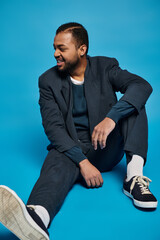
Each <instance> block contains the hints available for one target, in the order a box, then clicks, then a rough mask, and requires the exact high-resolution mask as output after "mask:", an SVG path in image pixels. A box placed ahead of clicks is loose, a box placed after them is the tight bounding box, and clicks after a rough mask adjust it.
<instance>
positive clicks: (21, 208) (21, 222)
mask: <svg viewBox="0 0 160 240" xmlns="http://www.w3.org/2000/svg"><path fill="white" fill-rule="evenodd" d="M0 222H1V223H2V224H3V225H4V226H5V227H6V228H8V229H9V230H10V231H11V232H12V233H14V234H15V235H16V236H17V237H18V238H19V239H21V240H49V237H48V235H47V234H46V233H45V232H44V231H43V230H42V229H41V228H40V227H39V226H38V225H37V224H36V222H35V221H34V220H33V219H32V218H31V216H30V215H29V213H28V212H27V209H26V207H25V204H24V203H23V201H22V200H21V199H20V198H19V197H18V196H17V194H16V193H15V192H14V191H13V190H11V189H10V188H8V187H6V186H3V185H1V186H0Z"/></svg>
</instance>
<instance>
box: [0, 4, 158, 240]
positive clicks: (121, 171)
mask: <svg viewBox="0 0 160 240" xmlns="http://www.w3.org/2000/svg"><path fill="white" fill-rule="evenodd" d="M80 6H81V7H80ZM159 12H160V2H159V1H156V0H154V1H151V0H145V1H144V0H142V1H138V0H135V1H132V2H131V1H127V0H124V1H118V0H115V1H114V2H113V3H112V2H108V1H105V0H100V1H98V5H97V1H84V0H82V1H81V2H79V8H78V3H77V2H76V1H71V0H69V1H64V2H63V4H62V3H61V4H60V3H59V2H58V1H53V0H46V1H42V0H39V1H38V0H35V1H31V0H28V1H24V0H14V1H13V0H8V1H1V2H0V20H1V21H0V25H1V38H0V52H1V54H0V67H1V71H0V96H1V101H0V159H1V168H0V184H3V185H7V186H9V187H10V188H12V189H13V190H14V191H16V192H17V194H18V195H19V196H20V197H21V198H22V199H23V201H24V202H26V201H27V199H28V196H29V194H30V191H31V189H32V187H33V185H34V183H35V181H36V180H37V178H38V176H39V172H40V168H41V166H42V164H43V161H44V158H45V156H46V154H47V150H46V146H47V144H48V140H47V138H46V136H45V134H44V131H43V128H42V124H41V117H40V113H39V106H38V96H39V93H38V76H39V75H40V74H41V73H42V72H44V71H45V70H46V69H48V68H50V67H52V66H53V65H54V64H55V61H54V59H53V47H52V43H53V38H54V33H55V30H56V28H57V27H58V26H59V25H60V24H62V23H64V22H68V21H78V22H80V23H82V24H84V25H85V27H86V28H87V29H88V31H89V36H90V50H89V54H90V55H91V56H93V55H105V56H111V57H112V56H114V57H116V58H117V59H118V60H119V62H120V66H121V67H122V68H127V69H128V70H129V71H131V72H134V73H136V74H138V75H140V76H142V77H144V78H145V79H146V80H148V81H149V82H150V83H151V85H152V87H153V89H154V91H153V93H152V95H151V97H150V99H149V101H148V103H147V113H148V124H149V151H148V161H147V164H146V166H145V168H144V175H146V176H147V177H149V178H150V179H152V181H153V182H152V183H151V185H150V188H151V190H152V191H153V192H154V194H155V195H156V197H157V198H158V200H160V187H159V169H160V161H159V137H160V127H159V122H160V112H159V99H160V81H159V76H160V68H159V66H160V59H159V56H160V47H159V46H160V30H159V29H160V15H159ZM125 173H126V166H125V158H124V159H123V160H122V162H121V163H120V164H119V165H118V166H117V167H116V168H115V169H114V170H113V171H112V172H109V173H103V174H102V177H103V179H104V185H103V187H102V188H99V189H86V188H84V187H82V186H80V185H78V184H76V185H74V187H73V188H72V190H71V191H70V192H69V194H68V196H67V198H66V200H65V202H64V204H63V206H62V208H61V210H60V212H59V213H58V214H57V216H56V217H55V219H54V221H53V223H52V225H51V227H50V229H49V232H50V239H51V240H63V239H65V240H72V239H76V240H80V239H83V240H90V239H91V240H94V239H96V240H97V239H100V240H106V239H111V240H119V239H123V240H128V239H130V240H132V239H134V240H135V239H136V240H142V239H145V240H160V211H159V207H158V209H157V210H156V211H153V212H143V211H140V210H138V209H136V208H135V207H134V206H133V204H132V201H131V200H130V199H129V198H127V197H126V196H125V195H124V194H123V193H122V182H123V179H124V177H125ZM16 239H17V238H16V237H14V236H13V235H12V234H11V233H9V231H8V230H7V229H5V228H4V227H3V226H2V225H1V224H0V240H16Z"/></svg>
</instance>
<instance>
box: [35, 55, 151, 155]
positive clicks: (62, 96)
mask: <svg viewBox="0 0 160 240" xmlns="http://www.w3.org/2000/svg"><path fill="white" fill-rule="evenodd" d="M84 79H85V81H84V92H85V97H86V103H87V108H88V117H89V130H90V135H92V132H93V129H94V127H95V126H96V125H97V124H98V123H99V122H101V121H102V120H103V119H104V118H105V117H106V114H107V113H108V112H109V111H110V109H111V108H112V106H113V105H115V104H116V102H117V98H116V94H115V92H116V91H117V92H118V91H120V92H121V93H123V94H124V95H123V97H122V98H121V100H124V101H126V102H128V103H129V104H131V105H133V106H134V107H135V108H136V109H137V112H140V111H141V109H142V108H143V107H144V105H145V103H146V101H147V99H148V97H149V96H150V94H151V92H152V87H151V86H150V84H149V83H148V82H147V81H145V80H144V79H143V78H141V77H139V76H137V75H135V74H132V73H129V72H128V71H126V70H122V69H121V68H120V67H119V64H118V62H117V60H116V59H114V58H107V57H89V56H88V57H87V68H86V71H85V76H84ZM39 90H40V99H39V104H40V110H41V115H42V123H43V126H44V130H45V133H46V135H47V137H48V139H49V140H50V142H51V144H50V145H49V146H48V150H49V149H51V148H55V149H57V150H58V151H59V152H64V151H66V150H68V149H71V148H72V147H73V146H80V147H81V148H82V151H83V153H84V154H85V152H86V151H87V149H86V148H85V147H84V146H82V145H81V144H80V143H79V141H78V136H77V132H76V128H75V125H74V120H73V117H72V106H73V100H72V83H71V81H70V76H69V75H68V74H67V73H61V72H59V71H58V69H57V67H53V68H51V69H49V70H48V71H46V72H45V73H44V74H42V75H41V76H40V78H39ZM83 147H84V148H83Z"/></svg>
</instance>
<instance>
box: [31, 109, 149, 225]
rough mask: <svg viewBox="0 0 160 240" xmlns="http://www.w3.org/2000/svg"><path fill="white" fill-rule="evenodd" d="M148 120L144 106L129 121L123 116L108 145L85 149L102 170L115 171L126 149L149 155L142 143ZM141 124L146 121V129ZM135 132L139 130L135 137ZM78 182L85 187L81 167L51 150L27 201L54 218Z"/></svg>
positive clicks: (145, 142)
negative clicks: (42, 208)
mask: <svg viewBox="0 0 160 240" xmlns="http://www.w3.org/2000/svg"><path fill="white" fill-rule="evenodd" d="M145 122H146V114H145V109H143V110H141V111H140V113H133V114H132V115H131V116H129V117H128V118H127V120H125V119H122V120H121V121H120V122H119V123H118V124H117V125H116V128H115V129H114V130H113V131H112V132H111V134H110V135H109V136H108V138H107V142H106V148H104V149H100V146H99V145H98V149H97V150H94V148H93V146H92V145H91V143H90V146H89V145H88V148H89V150H88V152H86V156H87V158H88V160H89V161H90V162H91V163H92V164H93V165H94V166H95V167H97V169H99V171H100V172H106V171H110V170H112V168H113V167H115V166H116V165H117V164H118V163H119V162H120V160H121V159H122V157H123V154H124V151H127V153H131V152H133V153H136V152H138V153H142V155H141V156H145V157H146V155H147V145H146V144H147V140H144V141H143V142H142V139H144V138H145V137H146V136H147V132H148V128H147V125H146V124H145ZM141 123H143V128H142V126H141ZM141 129H142V130H141ZM133 131H134V132H135V133H136V134H135V136H134V134H133ZM88 141H89V140H88ZM128 143H130V145H129V144H128ZM140 143H141V144H140ZM82 144H84V143H82ZM126 144H127V145H126ZM76 182H80V183H81V184H82V185H83V186H85V187H86V184H85V181H84V179H83V177H82V175H81V173H80V169H79V167H78V166H77V165H76V164H75V162H73V161H71V159H70V158H68V157H67V156H66V155H65V154H64V153H61V152H59V151H58V150H56V149H51V150H50V151H49V153H48V155H47V157H46V159H45V162H44V164H43V167H42V170H41V174H40V177H39V179H38V181H37V182H36V184H35V186H34V188H33V190H32V192H31V195H30V197H29V200H28V203H27V204H28V205H41V206H43V207H45V208H46V209H47V211H48V212H49V215H50V218H51V221H52V219H53V218H54V216H55V215H56V214H57V212H58V211H59V209H60V207H61V205H62V203H63V201H64V199H65V197H66V196H67V194H68V192H69V190H70V189H71V188H72V186H73V185H74V183H76Z"/></svg>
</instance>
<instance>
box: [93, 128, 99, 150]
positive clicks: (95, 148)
mask: <svg viewBox="0 0 160 240" xmlns="http://www.w3.org/2000/svg"><path fill="white" fill-rule="evenodd" d="M97 140H98V133H97V132H96V133H95V134H94V137H93V138H92V145H93V146H94V150H97Z"/></svg>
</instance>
